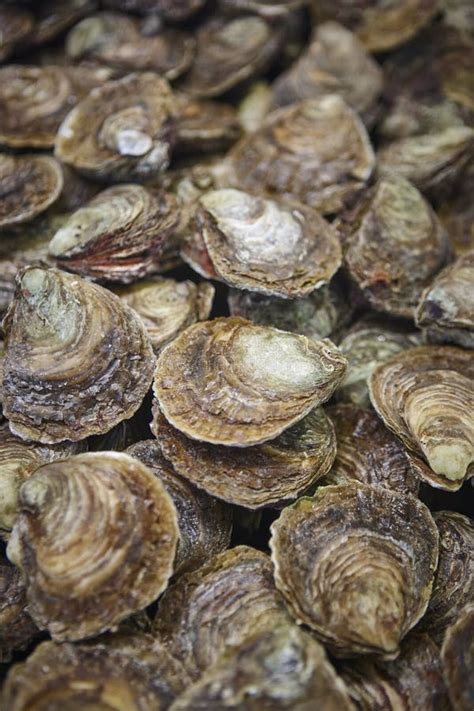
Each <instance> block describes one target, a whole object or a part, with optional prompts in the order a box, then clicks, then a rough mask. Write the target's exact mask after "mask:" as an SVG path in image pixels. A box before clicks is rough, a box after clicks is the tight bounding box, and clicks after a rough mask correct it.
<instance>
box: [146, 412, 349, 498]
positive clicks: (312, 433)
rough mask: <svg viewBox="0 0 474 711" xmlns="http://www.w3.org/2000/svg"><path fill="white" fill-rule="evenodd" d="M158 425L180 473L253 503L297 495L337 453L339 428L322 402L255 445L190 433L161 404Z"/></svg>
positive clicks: (162, 442)
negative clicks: (212, 441)
mask: <svg viewBox="0 0 474 711" xmlns="http://www.w3.org/2000/svg"><path fill="white" fill-rule="evenodd" d="M152 430H153V433H154V435H155V436H156V437H157V439H158V441H159V443H160V446H161V448H162V451H163V454H164V455H165V457H166V458H167V459H169V460H170V462H171V463H172V464H173V466H174V468H175V469H176V471H177V472H178V473H179V474H181V475H182V476H183V477H185V478H186V479H188V480H189V481H191V482H192V483H193V484H195V485H196V486H199V487H200V488H202V489H204V490H205V491H207V492H208V493H209V494H212V495H213V496H217V497H218V498H219V499H223V500H224V501H228V502H229V503H231V504H236V505H238V506H244V507H246V508H249V509H258V508H261V507H265V506H278V505H281V504H282V503H283V502H286V501H288V500H291V499H295V498H296V497H297V496H298V494H300V493H301V492H303V491H306V489H308V487H309V486H311V485H312V484H314V483H315V482H316V481H318V480H319V479H320V478H321V477H323V476H324V475H325V474H326V473H327V472H328V471H329V469H330V467H331V464H332V462H333V461H334V457H335V455H336V437H335V434H334V428H333V426H332V424H331V421H330V420H329V419H328V418H327V417H326V415H325V414H324V412H323V410H322V408H320V407H317V408H315V409H314V410H313V411H312V412H310V413H309V415H306V417H304V418H303V419H302V420H301V421H300V422H298V423H297V424H295V425H293V427H291V428H290V429H288V430H286V431H285V432H283V433H282V434H280V435H279V437H277V438H276V439H274V440H272V441H271V442H266V443H265V444H260V445H255V446H254V447H245V448H235V447H223V446H219V445H212V444H207V443H205V442H196V441H195V440H191V439H188V438H187V437H186V436H185V435H183V434H182V433H181V432H179V430H176V429H175V428H174V427H173V426H172V425H170V424H169V422H168V421H167V420H166V418H165V417H164V416H163V415H162V414H161V413H160V411H159V409H158V408H156V407H155V409H154V419H153V423H152Z"/></svg>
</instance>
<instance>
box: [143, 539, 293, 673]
mask: <svg viewBox="0 0 474 711" xmlns="http://www.w3.org/2000/svg"><path fill="white" fill-rule="evenodd" d="M288 621H289V616H288V614H287V612H286V609H285V606H284V604H283V600H282V597H281V595H280V593H279V592H278V590H277V589H276V588H275V585H274V582H273V576H272V564H271V561H270V558H269V557H268V556H267V555H266V554H265V553H262V552H261V551H257V550H255V549H253V548H250V547H248V546H237V547H236V548H233V549H232V550H228V551H224V552H223V553H219V554H218V555H216V556H214V558H212V559H211V560H210V561H209V562H207V563H205V564H204V565H203V566H201V567H200V568H199V570H196V571H193V572H191V573H185V574H184V575H182V576H181V577H180V578H179V579H178V581H177V582H176V583H175V584H174V585H173V586H172V587H170V588H169V589H168V591H167V592H166V593H165V594H164V595H163V597H162V598H161V599H160V602H159V605H158V611H157V614H156V618H155V633H156V634H157V635H158V637H159V638H160V639H162V640H163V641H164V642H165V644H166V646H167V647H168V648H169V650H170V651H171V653H172V654H173V656H175V657H176V658H177V659H178V660H179V661H181V662H182V664H183V665H184V668H185V669H186V671H187V672H188V674H189V675H190V676H191V677H192V678H193V679H197V678H199V676H200V675H201V674H202V672H203V671H205V670H206V669H208V668H210V667H212V666H213V665H214V664H215V663H216V662H217V661H218V660H219V659H220V657H221V656H222V655H223V654H224V653H225V652H226V651H228V650H231V649H233V648H235V647H239V646H240V645H241V644H242V643H243V642H244V641H245V640H246V639H247V638H249V637H251V636H252V635H254V634H257V633H259V632H263V631H267V630H272V629H274V627H275V626H276V625H279V624H282V623H285V622H288Z"/></svg>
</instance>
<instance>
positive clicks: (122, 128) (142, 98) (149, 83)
mask: <svg viewBox="0 0 474 711" xmlns="http://www.w3.org/2000/svg"><path fill="white" fill-rule="evenodd" d="M173 108H174V100H173V96H172V94H171V90H170V88H169V85H168V83H167V81H166V79H161V78H160V77H159V76H158V75H157V74H153V73H151V72H144V73H142V74H129V75H127V76H126V77H124V78H123V79H118V80H117V81H110V82H107V83H106V84H104V86H102V87H101V88H97V89H94V90H93V91H91V92H90V94H89V95H88V96H87V98H85V99H83V100H82V101H80V102H79V103H78V104H77V106H76V107H75V108H74V109H72V111H70V113H69V114H68V115H67V116H66V118H65V119H64V121H63V123H62V124H61V126H60V128H59V131H58V134H57V136H56V143H55V153H56V156H57V157H58V158H59V159H60V160H61V161H63V162H64V163H66V164H67V165H70V166H72V167H73V168H75V169H76V170H78V171H79V172H80V173H83V174H84V175H85V176H86V177H90V178H93V179H95V180H106V181H108V180H116V181H117V180H118V181H125V182H126V181H127V180H139V181H141V180H146V179H150V178H152V177H154V176H156V175H157V174H158V173H160V172H161V171H163V170H165V169H166V168H167V167H168V164H169V161H170V152H171V145H172V140H173V135H172V134H173V127H172V111H173Z"/></svg>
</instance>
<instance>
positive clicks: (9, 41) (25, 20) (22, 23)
mask: <svg viewBox="0 0 474 711" xmlns="http://www.w3.org/2000/svg"><path fill="white" fill-rule="evenodd" d="M33 24H34V23H33V16H32V14H31V13H30V12H29V11H28V10H27V9H26V8H22V7H8V6H7V7H4V6H2V7H1V8H0V27H1V28H2V34H1V37H0V62H3V60H4V59H7V57H9V56H10V55H11V54H13V52H14V51H15V50H16V48H17V47H18V46H19V45H20V44H21V43H22V42H24V41H25V40H26V41H28V40H29V39H30V37H31V31H32V29H33Z"/></svg>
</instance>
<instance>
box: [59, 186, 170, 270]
mask: <svg viewBox="0 0 474 711" xmlns="http://www.w3.org/2000/svg"><path fill="white" fill-rule="evenodd" d="M178 223H179V207H178V202H177V200H176V198H175V197H174V196H173V195H171V194H169V193H163V192H161V193H159V192H157V191H151V190H148V189H147V188H145V187H143V186H141V185H135V184H125V185H116V186H113V187H111V188H108V189H106V190H103V191H102V192H100V193H99V194H98V195H96V196H95V197H94V198H93V199H92V200H91V201H90V202H89V203H87V204H86V205H85V206H84V207H81V208H79V210H77V211H76V212H74V213H73V214H72V215H71V216H70V217H69V218H68V219H67V221H66V222H65V224H64V225H62V226H61V228H60V229H59V230H58V231H57V232H56V234H55V235H54V237H53V239H52V240H51V242H50V244H49V254H50V255H51V257H54V258H55V260H56V263H57V265H58V266H59V267H60V268H63V269H67V270H68V271H71V272H75V273H76V274H81V275H82V276H88V277H90V278H92V279H97V280H99V281H111V282H121V283H129V282H131V281H135V280H136V279H139V278H141V277H144V276H146V275H147V274H149V273H151V272H153V271H155V263H156V261H158V260H159V255H160V252H161V251H162V249H163V244H164V242H165V241H166V240H167V238H168V237H169V235H170V234H172V232H173V231H174V230H175V229H176V228H177V226H178Z"/></svg>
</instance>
